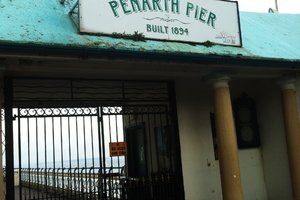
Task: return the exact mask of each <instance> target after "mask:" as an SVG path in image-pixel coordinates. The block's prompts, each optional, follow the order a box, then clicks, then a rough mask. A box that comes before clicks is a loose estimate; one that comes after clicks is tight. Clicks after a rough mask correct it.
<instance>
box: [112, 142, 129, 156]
mask: <svg viewBox="0 0 300 200" xmlns="http://www.w3.org/2000/svg"><path fill="white" fill-rule="evenodd" d="M109 152H110V157H113V156H127V142H110V143H109Z"/></svg>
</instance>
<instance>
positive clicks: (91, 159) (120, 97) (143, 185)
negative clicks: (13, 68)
mask: <svg viewBox="0 0 300 200" xmlns="http://www.w3.org/2000/svg"><path fill="white" fill-rule="evenodd" d="M6 83H7V85H6V87H7V86H9V85H11V87H10V90H9V89H8V88H6V94H8V96H7V97H6V98H9V97H10V98H11V100H12V101H10V102H12V103H11V104H10V103H7V101H8V100H6V102H5V106H6V111H10V110H11V117H12V118H9V116H6V121H5V123H6V134H7V136H8V134H9V133H10V130H11V135H10V136H11V137H12V138H10V136H8V137H6V139H8V141H6V144H10V143H11V142H10V140H12V141H13V142H12V143H13V144H12V145H15V147H14V148H13V147H11V146H7V148H6V149H7V150H8V149H14V154H13V158H11V157H10V156H11V154H9V153H6V158H7V159H6V172H7V173H6V174H7V175H6V185H7V186H6V188H7V198H11V197H13V196H15V199H101V200H102V199H114V200H115V199H124V200H125V199H130V200H131V199H149V200H150V199H153V200H154V199H157V200H160V199H172V200H173V199H183V188H182V174H181V161H180V152H179V141H178V131H177V123H176V111H175V109H174V107H175V106H174V102H172V99H173V97H174V96H172V95H173V89H172V83H170V82H150V81H149V82H139V81H99V80H96V81H90V80H41V79H10V80H7V81H6ZM9 83H11V84H9ZM7 91H9V92H7ZM9 94H11V95H9ZM8 114H10V113H9V112H8ZM9 119H13V120H14V121H13V120H9ZM121 143H122V144H125V146H127V148H126V147H123V148H124V149H121V150H122V151H121V154H120V155H119V154H115V152H113V151H114V149H113V148H114V147H113V146H115V145H120V144H121ZM10 159H11V160H10ZM11 163H13V168H11V167H10V166H11ZM12 179H13V180H14V181H12ZM11 182H14V183H13V184H12V183H11ZM11 190H12V191H14V192H13V194H10V193H9V192H8V191H11Z"/></svg>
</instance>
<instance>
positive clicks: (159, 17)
mask: <svg viewBox="0 0 300 200" xmlns="http://www.w3.org/2000/svg"><path fill="white" fill-rule="evenodd" d="M79 21H80V32H82V33H94V34H107V35H113V34H119V35H120V34H125V35H127V36H128V35H133V36H134V35H135V34H141V33H142V34H143V36H145V38H151V39H159V40H172V41H184V42H193V43H205V42H211V43H216V44H223V45H231V46H241V43H242V42H241V34H240V26H239V14H238V4H237V2H232V1H218V0H79Z"/></svg>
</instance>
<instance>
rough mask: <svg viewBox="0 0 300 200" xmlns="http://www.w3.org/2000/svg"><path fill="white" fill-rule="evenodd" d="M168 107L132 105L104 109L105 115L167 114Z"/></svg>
mask: <svg viewBox="0 0 300 200" xmlns="http://www.w3.org/2000/svg"><path fill="white" fill-rule="evenodd" d="M167 112H168V107H167V106H166V105H132V106H128V105H126V106H105V107H102V113H103V114H104V115H118V114H143V113H145V114H159V113H167Z"/></svg>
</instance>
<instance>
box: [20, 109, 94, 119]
mask: <svg viewBox="0 0 300 200" xmlns="http://www.w3.org/2000/svg"><path fill="white" fill-rule="evenodd" d="M19 113H20V114H19V117H64V116H96V115H97V114H98V108H96V107H86V108H20V109H19Z"/></svg>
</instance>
